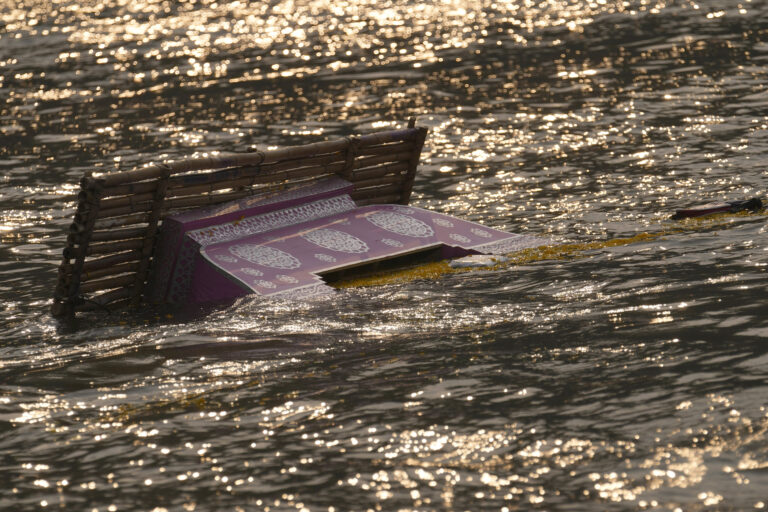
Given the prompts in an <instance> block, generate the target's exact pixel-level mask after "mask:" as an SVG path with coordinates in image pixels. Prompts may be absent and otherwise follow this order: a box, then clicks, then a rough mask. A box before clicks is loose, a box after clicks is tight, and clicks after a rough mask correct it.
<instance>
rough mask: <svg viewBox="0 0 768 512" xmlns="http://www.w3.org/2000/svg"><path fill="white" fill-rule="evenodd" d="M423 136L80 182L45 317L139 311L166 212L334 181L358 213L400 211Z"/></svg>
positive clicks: (398, 134) (347, 141)
mask: <svg viewBox="0 0 768 512" xmlns="http://www.w3.org/2000/svg"><path fill="white" fill-rule="evenodd" d="M426 134H427V130H426V128H421V127H416V126H414V123H413V122H412V121H411V122H409V124H408V128H407V129H403V130H393V131H386V132H379V133H372V134H368V135H362V136H357V137H347V138H344V139H340V140H333V141H327V142H317V143H314V144H307V145H304V146H295V147H288V148H283V149H277V150H272V151H255V152H252V153H242V154H234V155H226V156H217V157H211V158H197V159H188V160H179V161H175V162H169V163H167V164H156V165H151V166H148V167H143V168H139V169H134V170H130V171H122V172H116V173H110V174H104V175H101V176H94V175H93V174H90V173H86V175H85V176H84V177H83V178H82V180H81V181H80V193H79V194H78V196H77V208H76V210H75V216H74V220H73V222H72V224H71V225H70V227H69V235H68V236H67V244H66V247H65V248H64V253H63V260H62V262H61V265H60V266H59V276H58V284H57V285H56V289H55V292H54V300H53V305H52V308H51V311H52V313H53V315H54V316H55V317H73V316H74V315H75V313H76V312H78V311H88V310H93V309H104V308H107V309H109V310H111V309H114V308H117V307H121V306H125V305H130V304H133V305H137V304H139V303H141V302H142V300H143V299H144V293H145V288H146V284H147V278H148V276H149V272H150V269H151V265H152V259H153V253H154V248H155V240H156V237H157V233H158V230H159V229H161V228H162V219H163V218H164V217H165V216H167V215H169V214H172V213H178V212H180V211H184V210H188V209H192V208H199V207H202V206H211V205H216V204H221V203H224V202H227V201H232V200H234V199H240V198H243V197H247V196H252V195H259V194H270V193H274V192H276V191H279V190H281V189H283V188H286V187H291V186H293V185H296V184H302V183H311V182H313V181H316V180H318V179H321V178H324V177H327V176H330V175H333V174H337V175H339V176H341V177H343V178H344V179H346V180H347V181H350V182H352V183H353V184H354V186H355V188H354V191H353V192H352V194H351V196H352V199H354V200H355V201H356V203H357V204H358V205H361V206H362V205H366V204H383V203H399V204H407V203H408V201H409V199H410V195H411V190H412V187H413V180H414V177H415V173H416V167H417V165H418V162H419V156H420V154H421V149H422V147H423V145H424V139H425V137H426Z"/></svg>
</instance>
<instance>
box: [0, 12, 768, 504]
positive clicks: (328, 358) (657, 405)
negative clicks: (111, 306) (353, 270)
mask: <svg viewBox="0 0 768 512" xmlns="http://www.w3.org/2000/svg"><path fill="white" fill-rule="evenodd" d="M0 23H1V24H2V25H1V27H2V28H0V71H1V72H0V204H1V205H2V209H1V211H0V215H1V217H0V243H1V245H0V299H2V304H1V311H0V335H2V341H0V489H1V491H0V509H3V510H37V509H57V510H59V509H64V510H78V511H80V510H99V511H112V510H147V511H151V510H154V511H158V512H159V511H163V510H168V511H176V510H186V511H190V510H312V511H315V510H324V511H325V510H336V511H341V510H480V509H487V510H513V509H532V508H539V509H544V510H587V509H588V510H638V509H658V510H675V509H679V510H686V511H689V510H714V509H717V510H748V509H761V508H764V507H765V506H766V503H768V384H766V378H768V319H767V315H766V313H768V305H767V304H766V284H768V276H767V275H766V265H768V243H767V242H766V240H767V237H766V216H765V215H763V214H758V215H741V216H730V217H721V218H719V219H714V220H709V221H702V222H684V223H675V222H671V221H668V220H666V217H667V216H668V214H669V213H670V212H671V211H673V210H674V209H675V208H679V207H684V206H688V205H691V204H696V203H700V202H706V201H709V200H719V199H723V198H725V199H741V198H747V197H752V196H759V195H762V194H764V192H765V180H766V171H765V168H766V167H765V166H766V161H767V160H766V156H765V155H768V6H767V5H766V3H765V2H763V1H751V2H750V1H748V0H742V1H733V0H726V1H722V0H718V1H714V0H712V1H702V2H691V1H673V2H657V3H654V2H653V1H647V0H630V1H625V2H606V1H603V0H595V1H588V0H570V1H568V0H561V1H558V0H547V1H544V2H539V3H534V2H529V1H520V2H504V1H496V2H492V1H491V0H486V1H471V0H462V1H458V0H456V1H451V0H445V1H441V2H428V3H424V4H419V3H415V2H406V1H399V2H396V1H386V0H385V1H377V2H372V1H363V2H353V3H352V2H351V3H345V2H328V1H323V0H318V1H304V0H297V1H295V2H290V1H280V0H276V1H273V2H270V3H266V2H265V3H253V2H251V3H249V2H242V1H233V2H230V3H226V2H212V1H199V2H192V1H190V2H184V3H177V2H170V1H147V0H134V1H132V2H127V1H123V0H103V1H93V0H85V1H79V2H74V1H70V0H59V1H37V2H36V1H29V0H22V1H20V2H9V1H6V2H2V6H0ZM409 116H418V120H419V124H420V125H424V126H427V127H429V128H430V134H429V137H428V139H427V143H426V147H425V151H424V158H423V162H422V166H421V168H420V174H419V177H418V179H417V182H416V186H415V196H414V200H413V204H415V205H417V206H421V207H427V208H433V209H436V210H438V211H442V212H445V213H449V214H456V215H461V216H463V217H465V218H468V219H471V220H475V221H480V222H483V223H486V224H488V225H491V226H494V227H499V228H502V229H508V230H512V231H518V232H524V233H530V234H539V235H542V236H546V237H549V238H550V239H551V240H552V241H553V244H565V243H567V244H577V245H576V247H583V248H584V249H583V250H571V251H567V252H564V253H563V254H562V257H559V258H552V259H548V260H544V261H534V262H528V263H525V264H521V265H512V266H509V267H506V268H502V269H499V270H495V271H479V272H471V273H464V274H456V275H449V276H446V277H445V278H443V279H438V280H417V281H412V282H407V283H400V284H391V285H387V286H382V287H371V288H359V289H347V290H343V291H341V292H340V293H339V294H338V295H336V296H335V297H334V298H333V299H331V300H329V301H324V302H310V303H287V302H278V301H265V300H256V299H246V300H241V301H239V302H237V303H235V304H231V305H226V306H220V307H213V308H207V309H205V310H200V311H193V312H184V313H178V312H168V311H147V310H142V311H139V312H137V313H134V314H122V313H119V312H114V313H112V314H109V315H107V314H98V315H93V316H89V317H86V318H85V320H84V321H83V323H82V324H81V326H80V329H78V330H75V331H70V330H66V329H63V328H61V326H59V325H58V324H57V323H56V322H55V321H54V320H53V319H52V318H51V317H50V316H49V314H48V307H49V305H50V302H51V300H50V298H51V294H52V289H53V286H54V283H55V279H56V267H57V265H58V263H59V261H60V255H61V250H62V248H63V244H64V232H65V229H66V227H67V226H68V224H69V222H70V218H71V214H72V208H73V194H74V193H75V191H76V188H75V187H76V185H77V182H78V180H79V177H80V176H81V175H82V173H83V172H84V171H86V170H94V169H96V170H110V169H129V168H131V167H133V166H137V165H142V164H144V163H146V162H149V161H157V160H160V159H163V158H178V157H189V156H193V155H196V154H201V153H205V152H207V151H211V150H222V151H245V150H247V149H248V148H249V147H251V146H254V145H255V146H258V147H262V148H266V147H274V146H285V145H292V144H298V143H304V142H313V141H317V140H324V139H326V138H335V137H341V136H346V135H348V134H351V133H361V132H368V131H373V130H376V129H382V128H389V127H395V126H402V125H403V124H404V122H405V120H406V119H407V118H408V117H409ZM617 238H631V239H632V240H635V242H634V243H630V244H627V245H616V246H611V245H609V244H602V245H601V244H593V245H591V246H586V245H579V244H588V243H592V242H605V241H609V240H614V239H617ZM590 247H591V248H590Z"/></svg>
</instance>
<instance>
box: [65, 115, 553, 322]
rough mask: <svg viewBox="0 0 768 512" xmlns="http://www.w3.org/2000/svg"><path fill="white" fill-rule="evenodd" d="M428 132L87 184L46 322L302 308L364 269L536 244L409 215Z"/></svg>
mask: <svg viewBox="0 0 768 512" xmlns="http://www.w3.org/2000/svg"><path fill="white" fill-rule="evenodd" d="M426 132H427V131H426V129H425V128H420V127H416V126H414V124H413V123H410V124H409V127H408V128H407V129H404V130H393V131H388V132H380V133H373V134H368V135H363V136H360V137H348V138H346V139H341V140H338V141H329V142H323V143H315V144H309V145H305V146H297V147H292V148H285V149H282V150H273V151H268V152H259V151H255V152H253V153H246V154H238V155H228V156H217V157H211V158H203V159H192V160H183V161H178V162H172V163H169V164H159V165H154V166H149V167H145V168H141V169H136V170H132V171H124V172H118V173H111V174H104V175H101V176H93V175H87V176H85V177H84V178H83V180H82V181H81V191H80V194H79V196H78V206H77V211H76V213H75V220H74V222H73V223H72V225H71V227H70V235H69V237H68V243H67V247H66V248H65V249H64V259H63V262H62V264H61V266H60V269H59V283H58V285H57V288H56V292H55V296H54V303H53V308H52V312H53V314H54V315H55V316H57V317H63V316H70V317H71V316H73V315H74V314H75V312H77V311H81V310H90V309H101V308H108V309H112V308H115V307H118V306H123V305H127V304H140V303H143V302H148V303H174V304H199V303H206V302H211V301H220V300H227V299H232V298H236V297H239V296H243V295H247V294H257V295H263V296H269V297H282V298H308V297H313V296H317V295H323V294H328V293H334V292H335V289H334V288H333V287H331V286H330V285H329V284H328V282H329V281H332V280H334V279H337V278H339V277H340V276H345V275H347V274H348V273H350V272H354V271H356V270H359V269H364V268H371V267H372V266H377V265H381V264H386V263H392V262H402V261H404V260H405V261H412V260H413V259H414V258H421V257H426V258H431V259H448V258H457V257H462V256H466V255H477V254H489V255H503V254H508V253H511V252H515V251H518V250H521V249H525V248H529V247H536V246H539V245H541V243H542V241H541V239H539V238H536V237H532V236H524V235H518V234H513V233H507V232H505V231H500V230H497V229H493V228H489V227H486V226H484V225H482V224H477V223H473V222H469V221H466V220H462V219H458V218H455V217H451V216H448V215H445V214H441V213H438V212H433V211H428V210H424V209H420V208H415V207H411V206H408V204H407V203H408V201H409V198H410V194H411V189H412V186H413V180H414V177H415V174H416V167H417V165H418V161H419V156H420V153H421V149H422V145H423V142H424V138H425V136H426Z"/></svg>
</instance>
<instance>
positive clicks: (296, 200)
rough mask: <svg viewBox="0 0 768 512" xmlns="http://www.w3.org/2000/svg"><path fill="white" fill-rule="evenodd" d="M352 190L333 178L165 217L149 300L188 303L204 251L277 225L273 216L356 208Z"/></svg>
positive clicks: (306, 216)
mask: <svg viewBox="0 0 768 512" xmlns="http://www.w3.org/2000/svg"><path fill="white" fill-rule="evenodd" d="M352 190H353V186H352V184H351V183H349V182H347V181H345V180H343V179H341V178H338V177H336V176H333V177H330V178H326V179H324V180H320V181H318V182H316V183H313V184H311V185H308V186H302V187H297V188H294V189H291V190H287V191H283V192H282V193H280V194H277V195H275V196H272V197H268V198H264V197H258V198H255V197H248V198H245V199H241V200H238V201H232V202H229V203H225V204H223V205H218V206H215V207H213V208H201V209H196V210H191V211H188V212H183V213H180V214H177V215H171V216H168V217H166V218H165V219H164V220H163V225H162V227H161V230H160V238H159V240H158V245H157V248H158V249H157V251H156V253H155V259H154V263H153V272H152V275H151V276H150V285H149V292H148V295H147V297H148V298H149V300H150V301H152V302H171V303H185V302H188V301H189V298H190V292H191V290H192V285H193V282H194V281H195V279H197V277H196V269H197V267H198V264H199V263H200V262H201V261H202V260H201V258H200V257H199V250H200V248H201V247H205V246H206V245H208V244H210V243H213V242H220V241H222V240H228V239H232V238H237V237H240V236H244V235H247V234H253V233H256V232H260V231H263V230H266V229H273V228H274V227H275V223H274V222H271V221H270V219H271V218H273V217H274V212H278V211H279V212H289V213H290V215H288V214H286V213H281V215H280V218H281V219H283V221H284V222H287V221H288V220H289V218H290V219H292V220H291V221H292V222H294V223H296V222H302V221H307V220H310V219H312V218H316V217H318V216H322V215H328V214H331V213H337V212H341V211H345V210H349V209H352V208H354V207H355V203H354V201H352V199H350V198H349V195H348V193H349V192H351V191H352ZM203 273H204V274H205V272H203ZM205 275H209V274H205ZM203 279H205V278H203ZM220 286H223V285H220ZM230 292H232V290H230ZM195 293H198V292H195ZM198 295H199V293H198Z"/></svg>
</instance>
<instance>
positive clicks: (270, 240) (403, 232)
mask: <svg viewBox="0 0 768 512" xmlns="http://www.w3.org/2000/svg"><path fill="white" fill-rule="evenodd" d="M284 216H287V217H289V218H288V219H286V218H284ZM293 218H294V217H292V216H291V214H290V213H288V210H281V211H276V212H272V214H271V216H270V222H272V223H273V225H274V229H268V230H263V231H260V232H258V233H253V234H250V235H245V236H242V237H239V238H236V237H232V238H230V239H227V240H222V241H220V242H216V243H211V244H207V245H205V246H204V247H202V248H201V249H200V254H201V255H202V257H203V258H205V260H206V261H207V262H208V263H209V264H210V265H212V267H214V268H216V269H218V270H219V271H220V273H221V275H226V276H229V278H231V279H232V280H233V281H234V282H236V283H237V284H238V285H239V287H240V293H238V295H242V294H246V293H256V294H259V295H265V296H281V297H292V298H302V297H310V296H314V295H318V294H323V293H330V292H332V291H333V289H332V288H331V287H329V286H327V285H325V284H324V283H323V281H322V279H321V277H320V276H321V275H322V274H325V273H328V272H333V271H336V270H340V269H343V268H347V267H354V266H357V265H361V264H365V263H369V262H374V261H378V260H384V259H389V258H393V257H396V256H400V255H405V254H409V253H414V252H419V251H422V250H426V249H430V248H437V247H443V248H444V251H443V252H444V254H445V255H447V256H459V255H466V254H478V253H481V254H505V253H509V252H513V251H517V250H521V249H525V248H529V247H537V246H539V245H541V244H542V243H543V241H542V240H541V239H540V238H536V237H532V236H524V235H516V234H512V233H507V232H504V231H500V230H497V229H493V228H488V227H486V226H483V225H481V224H476V223H473V222H468V221H465V220H461V219H457V218H455V217H450V216H448V215H443V214H440V213H435V212H430V211H427V210H422V209H419V208H414V207H409V206H399V205H377V206H364V207H359V208H354V209H350V210H346V211H342V212H337V213H332V214H330V215H325V216H322V217H318V218H314V219H310V220H306V221H301V222H291V219H293ZM262 220H263V219H262ZM255 224H258V223H255ZM196 286H198V288H197V290H198V293H196V294H195V295H193V296H192V297H190V298H191V300H192V301H194V302H201V301H204V300H205V299H206V297H208V296H210V295H211V294H213V293H214V292H212V291H210V290H208V288H209V287H216V286H218V285H217V283H216V282H214V281H211V282H210V285H209V286H207V285H205V284H204V283H196Z"/></svg>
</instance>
